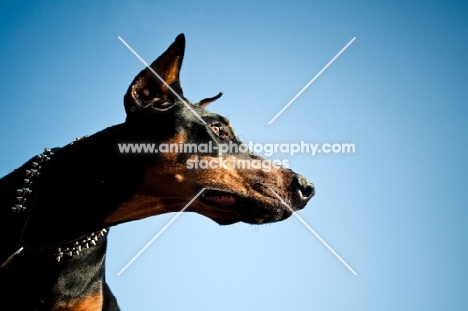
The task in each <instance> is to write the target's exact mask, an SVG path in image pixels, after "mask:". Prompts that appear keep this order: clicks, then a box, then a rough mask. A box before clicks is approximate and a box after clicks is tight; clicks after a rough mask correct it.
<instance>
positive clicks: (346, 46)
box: [268, 37, 356, 124]
mask: <svg viewBox="0 0 468 311" xmlns="http://www.w3.org/2000/svg"><path fill="white" fill-rule="evenodd" d="M354 40H356V37H354V38H352V39H351V41H349V42H348V44H346V45H345V47H344V48H342V49H341V51H339V52H338V54H336V55H335V57H333V58H332V60H331V61H329V62H328V64H326V65H325V67H323V68H322V70H320V71H319V73H317V74H316V75H315V77H313V78H312V80H310V81H309V83H307V84H306V86H304V87H303V88H302V90H300V91H299V93H297V94H296V96H294V97H293V98H292V99H291V100H290V101H289V103H287V104H286V106H284V107H283V109H281V110H280V112H278V113H277V114H276V116H274V118H273V119H271V120H270V122H268V124H271V123H273V121H275V120H276V118H278V117H279V116H280V114H282V113H283V112H284V111H285V110H286V108H288V107H289V105H291V104H292V103H293V101H295V100H296V99H297V98H298V97H299V96H300V95H301V94H302V92H304V91H305V90H306V89H307V88H308V87H309V86H310V85H311V84H312V82H314V81H315V79H317V78H318V77H319V76H320V75H321V74H322V72H324V71H325V69H327V68H328V66H330V65H331V64H332V63H333V62H334V61H335V59H337V58H338V56H340V55H341V53H343V52H344V51H345V50H346V49H347V48H348V46H350V45H351V43H353V41H354Z"/></svg>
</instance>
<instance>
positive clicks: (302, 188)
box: [294, 175, 315, 201]
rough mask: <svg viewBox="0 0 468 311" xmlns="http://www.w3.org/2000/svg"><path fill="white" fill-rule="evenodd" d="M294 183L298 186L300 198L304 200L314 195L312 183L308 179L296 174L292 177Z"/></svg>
mask: <svg viewBox="0 0 468 311" xmlns="http://www.w3.org/2000/svg"><path fill="white" fill-rule="evenodd" d="M294 183H295V184H296V186H297V187H298V190H299V193H300V194H301V199H302V200H304V201H306V200H309V199H310V198H312V197H313V196H314V195H315V187H314V184H313V183H311V182H310V181H308V180H307V179H306V178H305V177H303V176H301V175H297V176H295V177H294Z"/></svg>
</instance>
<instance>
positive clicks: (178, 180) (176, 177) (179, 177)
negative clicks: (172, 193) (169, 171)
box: [174, 174, 184, 183]
mask: <svg viewBox="0 0 468 311" xmlns="http://www.w3.org/2000/svg"><path fill="white" fill-rule="evenodd" d="M174 178H175V179H176V180H177V182H178V183H181V182H183V181H184V176H182V175H180V174H175V175H174Z"/></svg>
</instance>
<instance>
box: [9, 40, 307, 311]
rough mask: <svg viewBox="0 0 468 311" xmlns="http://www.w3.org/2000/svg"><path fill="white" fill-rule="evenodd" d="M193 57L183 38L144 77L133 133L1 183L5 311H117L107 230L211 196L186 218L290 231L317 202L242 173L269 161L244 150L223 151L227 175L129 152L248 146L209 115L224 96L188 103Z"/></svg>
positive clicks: (105, 135)
mask: <svg viewBox="0 0 468 311" xmlns="http://www.w3.org/2000/svg"><path fill="white" fill-rule="evenodd" d="M184 50H185V37H184V35H183V34H180V35H179V36H177V38H176V40H175V41H174V43H172V45H171V46H170V47H169V48H168V49H167V50H166V51H165V52H164V53H163V54H162V55H161V56H160V57H159V58H157V59H156V60H155V61H154V62H153V63H152V64H151V65H150V67H148V68H145V69H144V70H142V71H141V72H140V73H139V74H138V75H137V76H136V77H135V78H134V80H133V82H132V83H131V85H130V86H129V88H128V90H127V92H126V94H125V96H124V106H125V110H126V114H127V117H126V120H125V122H124V123H122V124H118V125H115V126H112V127H109V128H106V129H104V130H102V131H100V132H98V133H96V134H94V135H91V136H89V137H87V138H85V139H77V140H76V141H74V142H72V143H70V144H69V145H66V146H64V147H62V148H55V149H52V150H50V149H45V151H44V152H43V153H41V154H38V155H37V156H35V157H33V158H32V159H30V160H29V161H27V162H26V163H25V164H24V165H23V166H21V167H20V168H18V169H16V170H14V171H13V172H11V173H10V174H8V175H7V176H5V177H3V178H2V179H0V191H1V197H0V215H1V218H0V245H1V248H0V265H1V268H0V286H1V287H0V309H1V310H119V307H118V305H117V301H116V299H115V297H114V296H113V295H112V293H111V291H110V289H109V287H108V286H107V284H106V282H105V276H104V262H105V255H106V243H107V229H108V228H109V227H111V226H115V225H117V224H120V223H123V222H127V221H132V220H137V219H142V218H145V217H149V216H154V215H159V214H163V213H169V212H178V211H180V210H181V208H182V207H183V206H185V205H186V204H187V203H188V202H189V201H190V200H191V199H193V198H194V197H195V196H196V194H197V193H199V191H200V190H202V189H204V188H205V189H206V190H204V191H203V192H202V194H201V195H200V196H199V197H197V198H196V200H195V201H193V203H192V204H191V205H190V206H189V207H188V208H187V210H186V211H188V212H196V213H199V214H201V215H204V216H206V217H209V218H211V219H212V220H214V221H216V222H217V223H219V224H222V225H227V224H233V223H236V222H246V223H250V224H262V223H267V222H275V221H280V220H283V219H286V218H287V217H289V216H290V215H291V214H292V210H291V209H293V210H298V209H302V208H303V207H304V206H305V205H306V204H307V202H308V201H309V199H310V198H311V197H312V196H313V195H314V193H315V190H314V186H313V185H312V184H311V183H310V182H309V181H307V179H305V178H304V177H302V176H301V175H298V174H296V173H294V172H293V171H291V170H289V169H287V168H285V167H281V166H278V165H277V166H273V167H272V169H271V170H262V169H256V170H253V169H248V168H245V167H244V168H238V167H234V166H233V165H232V164H233V163H235V161H236V160H237V159H243V160H247V161H258V160H261V161H262V160H264V159H263V158H261V157H259V156H257V155H255V154H253V153H252V152H251V151H249V150H247V151H246V150H243V151H241V148H237V149H235V148H233V149H235V150H229V151H227V152H225V153H223V154H222V155H221V156H222V160H223V161H224V164H227V165H225V166H226V167H221V168H218V169H201V168H200V167H199V168H198V169H194V168H193V167H190V166H189V165H187V163H189V161H192V163H195V162H194V161H195V160H197V161H198V162H199V163H201V161H202V160H205V161H207V163H208V161H212V160H214V159H221V158H220V155H219V151H209V152H205V153H200V152H198V153H184V152H176V151H173V152H159V153H156V152H153V153H151V154H142V153H125V152H121V150H119V148H118V145H119V144H123V143H146V142H155V143H156V144H162V143H166V144H177V145H182V144H185V143H196V144H201V143H210V144H211V145H212V146H214V147H213V150H215V149H216V148H215V147H219V146H221V144H223V143H230V144H231V145H235V146H240V145H241V141H240V140H239V139H238V137H237V136H236V135H235V134H234V132H233V129H232V127H231V125H230V123H229V121H228V120H227V119H226V118H224V117H222V116H220V115H218V114H215V113H212V112H209V111H208V110H206V109H205V107H206V105H208V104H209V103H210V102H212V101H214V100H216V99H218V98H219V97H220V96H221V93H220V94H218V95H217V96H215V97H211V98H206V99H203V100H201V101H200V102H198V103H197V104H192V103H190V102H189V101H188V100H187V99H185V97H183V93H182V88H181V86H180V82H179V71H180V68H181V65H182V59H183V56H184ZM155 74H157V75H159V77H160V78H161V80H159V79H158V77H157V76H156V75H155ZM163 80H164V81H165V82H166V83H164V82H162V81H163ZM271 190H274V192H275V193H276V194H277V195H279V196H280V197H281V198H282V199H283V200H284V202H281V201H280V200H279V199H278V197H276V196H275V194H274V193H273V191H271ZM284 203H287V205H289V207H290V208H288V207H287V206H285V205H284Z"/></svg>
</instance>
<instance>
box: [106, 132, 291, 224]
mask: <svg viewBox="0 0 468 311" xmlns="http://www.w3.org/2000/svg"><path fill="white" fill-rule="evenodd" d="M174 139H175V141H179V139H180V138H174ZM173 156H174V158H173ZM195 157H198V159H199V160H208V161H210V160H213V159H218V158H217V157H212V156H207V155H204V156H200V155H193V156H191V157H190V159H192V160H193V159H195ZM223 159H224V160H227V168H220V169H195V168H192V169H188V168H187V164H186V163H178V162H177V161H175V155H171V156H169V157H168V156H167V155H166V160H167V161H162V162H159V163H155V164H153V166H152V167H151V166H150V167H148V169H147V170H146V171H145V175H144V177H143V180H142V182H141V184H140V185H139V186H138V187H137V189H136V193H135V195H134V196H133V197H132V198H130V199H129V200H128V201H127V202H125V203H123V204H121V205H120V206H119V207H118V208H117V209H116V210H115V211H114V212H112V213H111V214H109V215H108V216H107V218H106V219H105V222H106V225H109V226H110V225H113V224H116V223H120V222H125V221H130V220H137V219H142V218H146V217H149V216H153V215H159V214H163V213H168V212H178V211H180V209H181V208H183V207H184V206H185V204H186V203H187V202H188V201H190V200H191V199H192V198H193V196H194V195H195V194H196V193H197V192H198V190H199V189H200V188H202V187H205V188H207V189H219V190H224V191H229V192H233V193H236V194H238V195H239V196H241V197H249V198H250V199H253V200H255V201H257V202H258V206H259V208H262V209H267V210H268V209H269V210H271V211H272V213H274V212H275V211H277V210H278V209H280V208H283V207H282V205H281V203H280V202H279V201H278V199H277V198H276V197H275V196H274V195H273V194H272V193H271V191H270V190H269V189H268V188H269V187H271V188H272V189H274V190H275V192H276V193H278V195H280V196H281V197H282V198H283V199H284V200H285V201H286V202H288V201H290V199H291V196H292V191H291V184H292V178H293V176H294V175H293V173H292V172H291V171H289V170H286V169H284V168H281V167H279V168H273V167H272V168H271V171H270V172H265V171H263V170H262V169H241V168H233V162H234V161H236V160H238V158H237V157H235V156H226V157H223ZM258 159H261V158H258ZM262 160H263V159H262ZM187 211H193V212H197V213H199V214H202V215H205V216H207V217H210V218H212V219H216V218H218V219H219V218H225V217H234V216H235V217H237V216H236V215H235V214H232V213H231V214H229V216H226V212H223V211H219V210H216V209H213V208H212V207H209V206H207V205H206V204H204V203H202V202H201V201H199V200H196V201H194V202H193V203H192V204H191V206H190V207H189V208H188V209H187Z"/></svg>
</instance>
